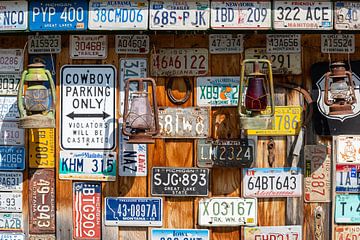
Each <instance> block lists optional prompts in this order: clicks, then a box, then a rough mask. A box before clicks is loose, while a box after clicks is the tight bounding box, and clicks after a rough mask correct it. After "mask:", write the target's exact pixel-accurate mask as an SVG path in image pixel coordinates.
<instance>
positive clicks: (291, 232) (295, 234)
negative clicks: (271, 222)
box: [244, 226, 303, 240]
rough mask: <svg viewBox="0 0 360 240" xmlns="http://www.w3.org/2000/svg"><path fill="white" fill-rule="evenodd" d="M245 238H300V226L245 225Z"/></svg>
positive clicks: (251, 239) (278, 239)
mask: <svg viewBox="0 0 360 240" xmlns="http://www.w3.org/2000/svg"><path fill="white" fill-rule="evenodd" d="M244 231H245V239H246V240H262V239H264V240H265V239H269V240H272V239H273V240H280V239H284V240H285V239H286V240H301V239H303V238H302V226H271V227H245V228H244Z"/></svg>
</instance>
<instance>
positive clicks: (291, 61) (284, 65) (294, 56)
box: [245, 48, 301, 75]
mask: <svg viewBox="0 0 360 240" xmlns="http://www.w3.org/2000/svg"><path fill="white" fill-rule="evenodd" d="M245 58H246V59H249V58H252V59H269V60H270V61H271V66H272V69H273V74H286V73H291V74H295V75H297V74H301V53H273V54H269V53H267V52H266V48H248V49H245ZM266 66H267V65H265V64H264V65H260V69H261V70H262V71H263V70H265V67H266ZM246 71H247V72H248V73H250V72H252V71H253V70H252V69H247V70H246Z"/></svg>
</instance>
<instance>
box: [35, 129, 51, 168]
mask: <svg viewBox="0 0 360 240" xmlns="http://www.w3.org/2000/svg"><path fill="white" fill-rule="evenodd" d="M29 133H30V134H29V139H30V140H29V152H30V155H29V161H30V163H29V164H30V167H31V168H54V166H55V138H54V135H55V134H54V129H51V128H46V129H45V128H37V129H30V130H29Z"/></svg>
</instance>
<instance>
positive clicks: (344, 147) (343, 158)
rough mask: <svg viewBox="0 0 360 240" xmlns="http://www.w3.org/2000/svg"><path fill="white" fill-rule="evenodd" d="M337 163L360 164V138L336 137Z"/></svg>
mask: <svg viewBox="0 0 360 240" xmlns="http://www.w3.org/2000/svg"><path fill="white" fill-rule="evenodd" d="M335 147H336V153H335V154H336V162H337V163H342V164H350V163H351V164H360V136H349V135H348V136H345V135H343V136H337V137H335Z"/></svg>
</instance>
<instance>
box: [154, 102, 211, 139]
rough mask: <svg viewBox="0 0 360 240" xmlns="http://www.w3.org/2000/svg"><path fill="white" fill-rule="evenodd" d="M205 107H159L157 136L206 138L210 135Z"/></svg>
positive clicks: (208, 112)
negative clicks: (158, 130)
mask: <svg viewBox="0 0 360 240" xmlns="http://www.w3.org/2000/svg"><path fill="white" fill-rule="evenodd" d="M209 114H210V109H209V108H207V107H187V108H172V107H159V125H160V133H159V135H158V136H157V137H159V138H207V137H209V136H210V127H209Z"/></svg>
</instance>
